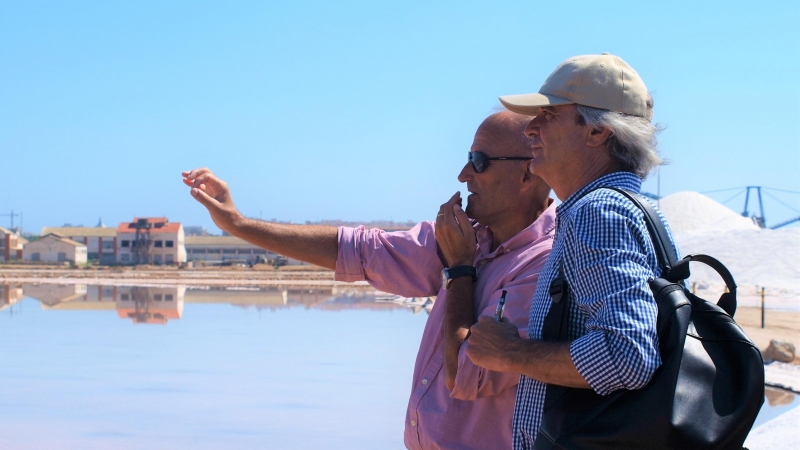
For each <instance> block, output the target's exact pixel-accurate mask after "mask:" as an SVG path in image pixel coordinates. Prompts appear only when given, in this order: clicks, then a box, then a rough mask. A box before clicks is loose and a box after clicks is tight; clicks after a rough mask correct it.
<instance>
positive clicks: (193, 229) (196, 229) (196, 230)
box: [183, 225, 211, 236]
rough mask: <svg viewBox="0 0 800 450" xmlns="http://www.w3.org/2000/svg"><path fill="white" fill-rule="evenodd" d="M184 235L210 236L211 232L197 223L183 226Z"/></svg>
mask: <svg viewBox="0 0 800 450" xmlns="http://www.w3.org/2000/svg"><path fill="white" fill-rule="evenodd" d="M183 231H184V232H185V233H186V236H211V233H209V232H208V230H206V228H205V227H201V226H199V225H187V226H185V227H183Z"/></svg>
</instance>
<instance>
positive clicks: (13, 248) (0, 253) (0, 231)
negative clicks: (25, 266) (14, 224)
mask: <svg viewBox="0 0 800 450" xmlns="http://www.w3.org/2000/svg"><path fill="white" fill-rule="evenodd" d="M27 243H28V241H27V240H26V239H25V238H23V237H22V236H20V235H19V234H17V233H15V232H13V231H11V230H9V229H8V228H3V227H0V262H6V261H15V260H18V259H22V248H23V246H24V245H25V244H27Z"/></svg>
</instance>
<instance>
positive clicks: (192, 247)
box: [186, 236, 306, 265]
mask: <svg viewBox="0 0 800 450" xmlns="http://www.w3.org/2000/svg"><path fill="white" fill-rule="evenodd" d="M186 257H187V259H188V260H189V261H214V262H226V261H238V262H245V263H251V264H255V263H258V262H268V261H274V260H278V259H279V260H283V261H285V262H286V264H288V265H304V264H306V263H304V262H302V261H298V260H296V259H292V258H286V257H284V256H281V255H278V254H277V253H273V252H270V251H267V250H264V249H263V248H261V247H259V246H257V245H253V244H251V243H249V242H247V241H245V240H243V239H239V238H238V237H235V236H186Z"/></svg>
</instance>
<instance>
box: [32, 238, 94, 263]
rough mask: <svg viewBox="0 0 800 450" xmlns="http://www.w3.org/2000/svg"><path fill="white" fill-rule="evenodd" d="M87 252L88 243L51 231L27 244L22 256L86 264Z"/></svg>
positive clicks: (49, 261) (48, 260) (34, 259)
mask: <svg viewBox="0 0 800 450" xmlns="http://www.w3.org/2000/svg"><path fill="white" fill-rule="evenodd" d="M87 253H88V252H87V250H86V245H84V244H82V243H80V242H76V241H73V240H72V239H70V238H67V237H64V236H60V235H58V234H54V233H51V234H48V235H45V236H42V237H40V238H39V239H37V240H35V241H33V242H29V243H27V244H25V247H24V248H23V250H22V257H23V259H24V260H25V261H41V262H48V263H65V262H69V263H72V264H86V262H87Z"/></svg>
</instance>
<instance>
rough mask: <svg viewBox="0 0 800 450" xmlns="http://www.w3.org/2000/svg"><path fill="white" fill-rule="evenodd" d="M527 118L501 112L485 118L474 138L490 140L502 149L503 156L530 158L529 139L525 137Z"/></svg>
mask: <svg viewBox="0 0 800 450" xmlns="http://www.w3.org/2000/svg"><path fill="white" fill-rule="evenodd" d="M530 121H531V118H530V117H529V116H524V115H522V114H517V113H513V112H511V111H501V112H498V113H494V114H492V115H491V116H489V117H487V118H486V120H484V121H483V122H482V123H481V125H480V126H479V127H478V130H477V131H476V133H475V138H476V139H478V138H479V137H481V138H482V139H490V140H492V141H494V142H495V143H496V144H499V145H500V146H501V147H502V148H503V149H504V153H506V154H504V155H503V156H531V138H529V137H528V136H526V135H525V127H526V126H527V125H528V122H530Z"/></svg>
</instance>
